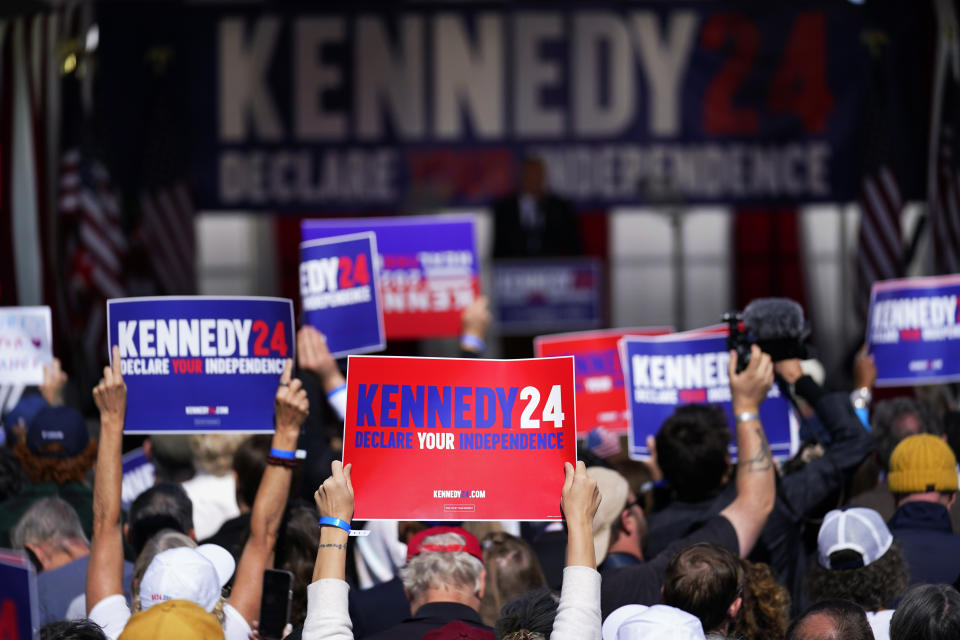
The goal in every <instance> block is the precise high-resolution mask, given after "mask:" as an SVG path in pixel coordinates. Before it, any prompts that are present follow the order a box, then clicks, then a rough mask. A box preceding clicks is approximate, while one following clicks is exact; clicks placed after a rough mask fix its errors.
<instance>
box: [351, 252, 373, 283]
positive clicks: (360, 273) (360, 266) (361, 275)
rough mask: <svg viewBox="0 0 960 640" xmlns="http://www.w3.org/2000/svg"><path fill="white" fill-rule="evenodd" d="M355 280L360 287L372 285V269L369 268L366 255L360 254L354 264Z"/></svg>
mask: <svg viewBox="0 0 960 640" xmlns="http://www.w3.org/2000/svg"><path fill="white" fill-rule="evenodd" d="M353 279H354V281H356V283H357V284H358V285H362V284H369V283H370V269H369V267H368V266H367V256H366V254H364V253H361V254H358V255H357V259H356V261H355V262H354V263H353Z"/></svg>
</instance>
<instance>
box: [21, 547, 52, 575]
mask: <svg viewBox="0 0 960 640" xmlns="http://www.w3.org/2000/svg"><path fill="white" fill-rule="evenodd" d="M23 546H24V547H26V548H27V549H28V550H29V551H30V553H32V554H33V557H34V558H36V559H37V562H39V563H40V567H41V568H42V569H46V568H47V564H49V562H50V555H49V554H48V553H47V550H46V548H45V547H44V546H43V545H42V544H35V543H33V542H25V543H24V545H23Z"/></svg>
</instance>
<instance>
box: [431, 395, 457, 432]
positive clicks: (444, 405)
mask: <svg viewBox="0 0 960 640" xmlns="http://www.w3.org/2000/svg"><path fill="white" fill-rule="evenodd" d="M441 389H442V394H443V395H442V396H441ZM451 413H452V412H451V404H450V387H442V388H437V387H427V427H429V428H431V429H435V428H436V426H437V420H438V419H439V420H440V426H442V427H443V428H445V429H449V428H450V416H451Z"/></svg>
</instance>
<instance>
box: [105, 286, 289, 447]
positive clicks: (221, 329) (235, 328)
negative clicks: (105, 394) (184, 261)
mask: <svg viewBox="0 0 960 640" xmlns="http://www.w3.org/2000/svg"><path fill="white" fill-rule="evenodd" d="M293 327H294V324H293V302H292V301H290V300H287V299H282V298H251V297H212V296H184V297H155V298H122V299H117V300H109V301H108V302H107V337H108V339H109V344H110V345H111V347H112V346H113V345H119V347H120V358H121V360H122V365H121V366H122V371H123V377H124V381H125V382H126V383H127V420H126V429H125V431H126V433H204V432H215V431H240V432H247V433H271V432H273V398H274V395H275V394H276V391H277V382H278V381H279V380H280V375H281V374H282V373H283V366H284V361H285V360H286V359H287V358H292V357H293V356H294V354H295V353H296V345H295V343H294V335H293ZM111 358H112V354H111Z"/></svg>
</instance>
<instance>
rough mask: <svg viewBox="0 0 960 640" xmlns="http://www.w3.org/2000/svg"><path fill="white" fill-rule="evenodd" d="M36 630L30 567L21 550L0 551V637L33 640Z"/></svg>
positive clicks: (33, 579)
mask: <svg viewBox="0 0 960 640" xmlns="http://www.w3.org/2000/svg"><path fill="white" fill-rule="evenodd" d="M39 630H40V613H39V601H38V600H37V578H36V574H35V573H34V570H33V565H32V564H31V563H30V560H29V559H28V558H27V554H26V553H24V552H23V551H13V550H9V549H0V638H3V639H4V640H33V639H34V638H36V637H38V636H37V635H36V634H37V633H38V632H39Z"/></svg>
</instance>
